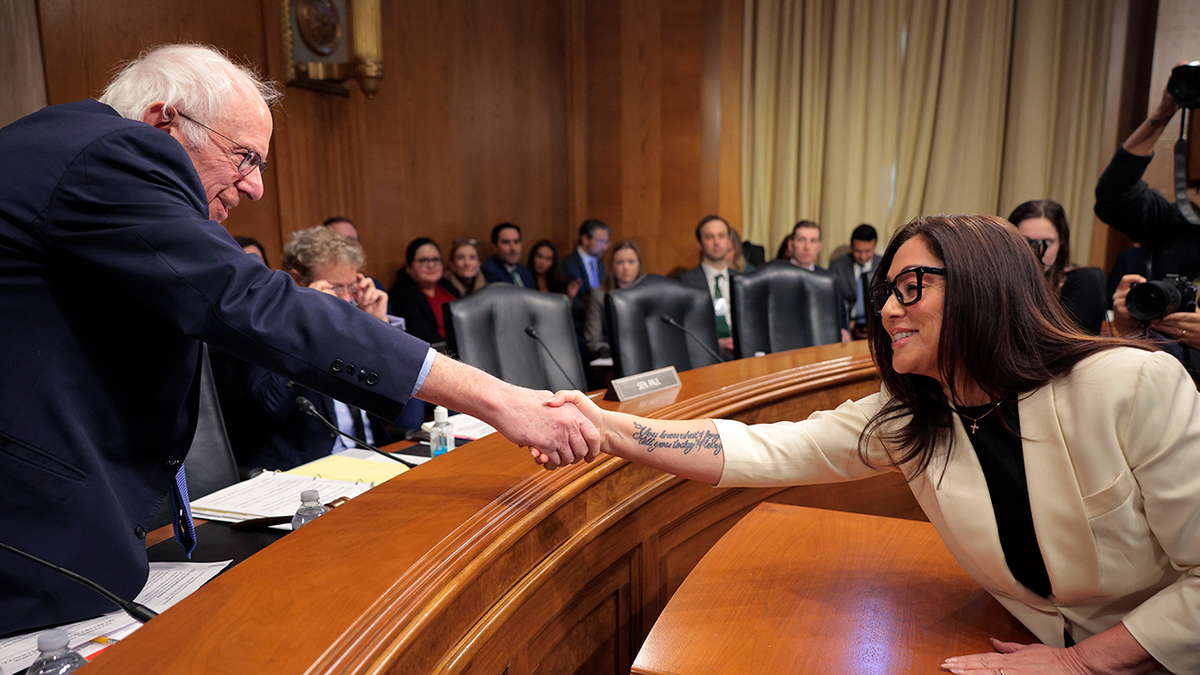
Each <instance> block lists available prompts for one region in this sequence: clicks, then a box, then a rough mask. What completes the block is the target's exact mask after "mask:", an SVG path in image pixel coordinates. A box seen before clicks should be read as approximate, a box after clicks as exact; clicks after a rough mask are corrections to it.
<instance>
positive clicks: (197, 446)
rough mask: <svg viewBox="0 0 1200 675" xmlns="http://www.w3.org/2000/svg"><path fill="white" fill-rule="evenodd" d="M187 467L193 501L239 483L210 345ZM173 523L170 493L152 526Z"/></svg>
mask: <svg viewBox="0 0 1200 675" xmlns="http://www.w3.org/2000/svg"><path fill="white" fill-rule="evenodd" d="M183 465H184V467H185V468H186V474H187V485H188V498H190V499H192V500H193V501H194V500H196V499H199V498H201V497H203V496H205V495H207V494H212V493H213V492H216V491H217V490H220V489H221V488H224V487H228V486H230V485H233V484H234V483H236V482H238V468H237V462H236V461H234V458H233V449H232V448H231V447H230V445H229V437H228V435H227V434H226V433H225V421H224V419H223V418H222V417H221V403H220V402H219V401H218V399H217V389H216V386H215V385H214V384H213V370H212V364H211V363H210V362H209V357H208V345H205V344H201V345H200V414H199V417H198V418H197V420H196V435H195V436H193V437H192V446H191V448H190V449H189V450H188V454H187V459H185V460H184V463H183ZM170 523H171V495H169V494H168V495H167V498H166V499H165V500H163V504H162V506H161V507H159V509H158V515H157V516H155V517H154V521H153V523H152V525H153V526H152V528H151V529H154V528H158V527H162V526H163V525H168V524H170Z"/></svg>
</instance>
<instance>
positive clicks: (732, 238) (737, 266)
mask: <svg viewBox="0 0 1200 675" xmlns="http://www.w3.org/2000/svg"><path fill="white" fill-rule="evenodd" d="M725 266H726V267H728V268H729V269H731V270H733V271H734V272H737V273H738V274H743V273H745V272H753V271H754V265H751V264H750V263H749V262H747V261H746V256H745V254H744V253H743V252H742V235H740V234H738V231H737V230H735V229H733V228H732V227H731V228H729V253H727V254H725Z"/></svg>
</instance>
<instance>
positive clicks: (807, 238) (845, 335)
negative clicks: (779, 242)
mask: <svg viewBox="0 0 1200 675" xmlns="http://www.w3.org/2000/svg"><path fill="white" fill-rule="evenodd" d="M822 246H824V243H823V242H822V241H821V226H820V225H818V224H816V223H814V222H813V221H811V220H801V221H800V222H798V223H796V225H795V226H794V227H792V241H791V249H790V250H791V253H792V264H793V265H795V266H796V267H799V268H800V269H802V270H804V271H806V272H812V273H813V274H819V275H821V276H832V272H830V271H829V270H827V269H825V268H824V267H821V266H820V265H818V264H817V255H818V254H820V253H821V247H822ZM837 305H838V315H837V317H836V320H837V325H838V326H840V327H841V335H842V342H849V341H850V330H849V328H848V327H847V321H846V311H845V308H844V307H843V303H841V302H838V303H837Z"/></svg>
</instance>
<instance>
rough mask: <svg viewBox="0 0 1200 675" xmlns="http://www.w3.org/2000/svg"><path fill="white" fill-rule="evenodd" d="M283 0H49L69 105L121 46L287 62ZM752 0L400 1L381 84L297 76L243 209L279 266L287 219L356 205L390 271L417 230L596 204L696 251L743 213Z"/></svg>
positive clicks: (555, 225) (565, 234) (564, 221)
mask: <svg viewBox="0 0 1200 675" xmlns="http://www.w3.org/2000/svg"><path fill="white" fill-rule="evenodd" d="M282 6H283V1H282V0H260V2H259V3H257V4H255V3H246V2H239V1H238V0H206V1H205V2H198V1H195V0H193V1H181V2H175V3H159V2H151V1H150V0H39V1H38V14H39V20H40V25H41V32H42V44H43V45H44V46H43V58H44V62H45V67H46V80H47V91H48V97H49V100H50V103H63V102H67V101H73V100H77V99H80V98H84V97H87V96H98V95H99V93H100V91H101V90H102V89H103V87H104V85H105V84H106V83H107V81H108V80H109V79H110V77H111V75H112V72H113V70H112V69H113V66H114V64H116V63H118V62H119V61H121V60H123V59H129V58H132V57H134V56H136V55H137V54H138V53H139V52H141V51H142V50H144V49H145V48H147V47H150V46H153V45H155V44H160V43H164V42H176V41H195V42H201V43H208V44H214V45H216V46H218V47H221V48H222V49H225V50H227V51H228V52H229V53H230V54H231V55H233V56H234V57H236V58H239V59H242V60H244V61H247V62H249V63H251V64H253V65H256V66H257V67H258V68H259V69H260V70H261V71H263V72H265V73H266V74H267V75H268V76H270V77H271V78H273V79H276V80H282V78H283V75H284V67H285V63H284V60H283V47H282V39H281V32H280V31H281V22H282V19H281V16H282V12H281V7H282ZM741 13H742V2H741V0H677V1H675V2H666V1H665V0H647V1H646V2H636V1H634V0H601V1H596V2H585V1H584V0H492V1H490V2H474V1H472V0H440V1H439V0H406V1H405V2H394V1H391V0H383V37H384V42H383V45H384V58H385V64H384V66H385V70H386V72H385V79H384V83H383V89H382V91H381V92H380V93H379V95H378V96H376V97H375V98H374V99H372V100H368V99H366V98H365V97H364V96H363V95H362V93H361V92H360V91H359V90H358V88H357V86H352V87H351V94H350V96H348V97H343V96H337V95H330V94H323V93H317V92H312V91H308V90H303V89H297V88H288V89H287V90H286V95H285V98H284V101H283V104H282V106H281V107H280V109H279V110H278V111H277V112H276V115H275V136H274V142H273V147H272V151H271V155H272V156H271V160H272V162H271V171H270V172H269V173H268V174H267V177H266V194H265V196H264V198H263V199H262V201H260V202H258V203H255V204H243V205H241V206H239V207H238V208H237V209H236V210H235V211H234V212H233V214H232V215H231V217H230V218H229V220H228V221H227V222H226V226H227V227H228V229H229V230H230V231H231V232H233V233H235V234H249V235H252V236H255V237H257V238H258V239H260V240H262V241H263V242H264V244H265V245H266V246H267V249H268V254H269V257H270V258H271V260H272V261H273V262H274V263H275V264H276V265H278V261H279V251H280V246H281V243H282V241H283V240H284V238H285V237H286V235H287V233H289V232H291V231H293V230H297V229H301V228H304V227H308V226H311V225H313V224H316V223H318V222H320V221H321V220H324V219H325V218H326V217H328V216H330V215H335V214H337V215H344V216H348V217H350V218H351V219H353V220H355V221H356V222H357V223H358V225H359V229H360V233H361V235H362V240H363V245H364V247H365V248H366V251H367V257H368V268H369V271H370V272H371V273H372V274H374V275H376V276H377V277H379V278H381V280H383V281H384V282H385V283H389V282H390V280H391V277H392V275H393V274H394V273H395V271H396V269H397V268H398V267H399V265H400V263H401V262H402V260H403V255H404V249H405V247H406V246H407V244H408V242H409V241H410V240H412V239H413V238H415V237H418V236H423V235H428V236H432V237H434V238H435V239H436V240H437V241H438V242H439V243H441V244H442V245H443V246H448V245H449V243H450V242H451V240H453V239H455V238H458V237H474V238H476V239H479V240H481V241H482V242H484V244H483V247H484V254H485V255H487V254H489V252H490V251H489V249H490V243H488V242H487V239H488V235H489V233H490V230H491V227H492V225H494V224H495V223H497V222H500V221H504V220H511V221H513V222H516V223H518V224H520V225H521V226H522V228H523V230H524V238H525V242H526V244H527V245H529V244H532V243H533V242H534V241H536V240H538V239H542V238H548V239H550V240H552V241H554V242H555V243H556V244H557V245H558V246H559V249H560V253H563V254H565V253H566V252H567V251H568V250H569V248H570V247H571V246H573V244H574V239H575V229H576V227H577V226H578V224H579V222H581V221H582V220H583V219H584V218H586V217H598V218H601V219H604V220H606V221H607V222H609V223H610V224H612V225H613V227H614V235H615V237H616V238H626V237H633V238H636V239H637V240H638V242H639V244H640V245H641V246H642V250H643V254H644V256H645V261H646V264H647V268H648V269H649V270H650V271H657V272H666V271H668V270H670V269H671V268H673V267H676V266H691V265H693V264H695V259H696V248H695V245H694V244H693V243H692V242H693V241H694V240H693V238H692V234H691V230H692V228H693V226H694V225H695V223H696V221H697V220H698V219H699V218H700V216H702V215H704V214H707V213H710V212H720V213H722V214H723V215H725V216H726V217H727V218H728V219H729V220H730V222H731V223H734V224H735V226H737V225H738V224H739V220H740V212H741V207H740V184H739V181H740V177H739V176H740V172H739V162H740V159H739V146H738V131H739V128H740V115H739V110H740V78H741V30H742V19H741Z"/></svg>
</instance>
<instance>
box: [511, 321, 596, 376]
mask: <svg viewBox="0 0 1200 675" xmlns="http://www.w3.org/2000/svg"><path fill="white" fill-rule="evenodd" d="M525 334H526V335H528V336H529V337H531V338H533V339H534V340H537V341H538V344H539V345H541V346H542V349H545V350H546V354H548V355H549V356H550V360H551V361H553V362H554V365H556V366H558V371H559V372H560V373H562V374H563V377H565V378H567V382H570V383H571V386H572V387H575V388H576V389H578V390H579V391H583V388H581V387H580V386H579V385H577V384H575V380H572V379H571V376H570V375H568V374H567V371H566V370H564V369H563V367H562V364H560V363H559V362H558V359H556V358H554V353H553V352H551V351H550V348H549V347H547V346H546V343H545V342H543V341H542V336H541V335H538V332H537V331H536V330H534V329H533V326H525Z"/></svg>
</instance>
